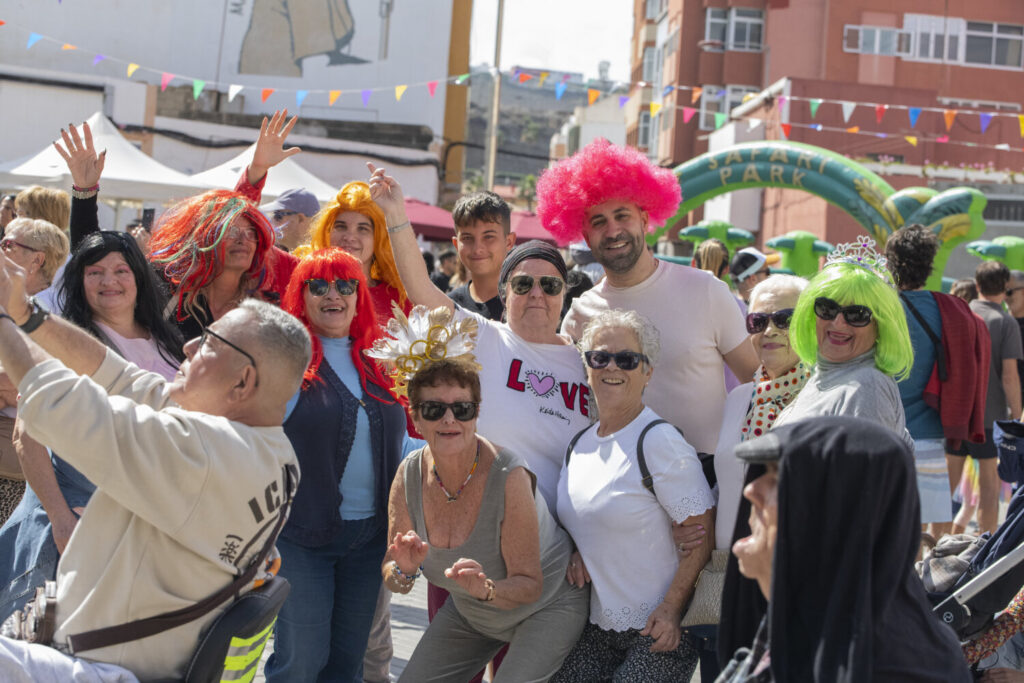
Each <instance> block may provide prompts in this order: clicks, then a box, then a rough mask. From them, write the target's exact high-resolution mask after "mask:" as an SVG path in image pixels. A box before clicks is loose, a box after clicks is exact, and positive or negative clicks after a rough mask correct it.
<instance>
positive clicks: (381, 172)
mask: <svg viewBox="0 0 1024 683" xmlns="http://www.w3.org/2000/svg"><path fill="white" fill-rule="evenodd" d="M366 168H368V169H370V180H369V182H368V184H369V186H370V198H371V199H373V201H375V202H376V203H377V206H379V207H380V209H381V211H383V212H384V217H385V218H386V219H387V222H388V225H389V226H392V225H397V224H398V223H401V222H402V221H404V220H405V195H403V194H402V186H401V185H399V184H398V181H397V180H395V179H394V178H393V177H392V176H389V175H388V174H387V171H386V170H385V169H383V168H377V167H376V166H374V165H373V164H372V163H370V162H369V161H368V162H366Z"/></svg>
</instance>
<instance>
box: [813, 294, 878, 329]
mask: <svg viewBox="0 0 1024 683" xmlns="http://www.w3.org/2000/svg"><path fill="white" fill-rule="evenodd" d="M840 313H842V314H843V318H844V319H845V320H846V323H847V324H848V325H850V326H851V327H867V326H868V325H869V324H870V323H871V317H872V313H871V309H870V308H868V307H867V306H857V305H854V306H840V305H839V304H838V303H836V302H835V301H833V300H832V299H829V298H827V297H823V296H819V297H818V298H817V299H815V300H814V315H816V316H818V317H819V318H821V319H822V320H835V319H836V316H837V315H839V314H840Z"/></svg>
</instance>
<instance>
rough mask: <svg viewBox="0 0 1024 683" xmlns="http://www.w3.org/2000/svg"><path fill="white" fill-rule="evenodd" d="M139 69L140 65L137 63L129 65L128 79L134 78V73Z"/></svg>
mask: <svg viewBox="0 0 1024 683" xmlns="http://www.w3.org/2000/svg"><path fill="white" fill-rule="evenodd" d="M138 68H139V65H138V64H136V63H135V62H132V63H131V64H129V65H128V71H127V73H128V78H131V77H132V74H133V73H135V72H136V70H138Z"/></svg>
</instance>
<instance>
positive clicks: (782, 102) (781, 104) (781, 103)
mask: <svg viewBox="0 0 1024 683" xmlns="http://www.w3.org/2000/svg"><path fill="white" fill-rule="evenodd" d="M778 103H779V111H782V108H783V107H785V106H786V96H785V95H780V96H779V99H778Z"/></svg>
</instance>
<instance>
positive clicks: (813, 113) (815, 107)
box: [811, 100, 825, 119]
mask: <svg viewBox="0 0 1024 683" xmlns="http://www.w3.org/2000/svg"><path fill="white" fill-rule="evenodd" d="M824 101H825V100H811V118H812V119H813V118H814V117H815V116H817V115H818V107H820V106H821V103H822V102H824Z"/></svg>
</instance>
